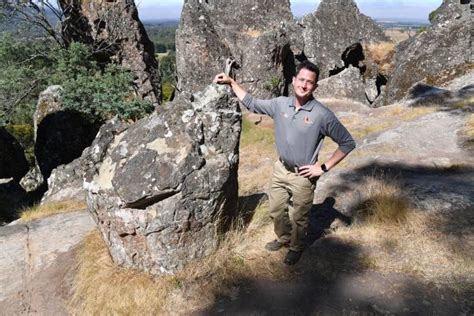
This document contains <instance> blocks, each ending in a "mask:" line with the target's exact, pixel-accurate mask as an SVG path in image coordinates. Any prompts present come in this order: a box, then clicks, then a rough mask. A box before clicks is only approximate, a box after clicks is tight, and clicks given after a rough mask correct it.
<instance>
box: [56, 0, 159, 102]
mask: <svg viewBox="0 0 474 316" xmlns="http://www.w3.org/2000/svg"><path fill="white" fill-rule="evenodd" d="M59 3H61V5H62V7H63V10H64V14H65V17H66V18H65V22H64V23H63V33H64V34H65V37H66V38H68V39H70V40H71V41H72V40H74V41H78V42H82V43H86V44H89V45H91V46H92V47H93V48H94V52H95V56H96V58H97V60H98V61H99V63H108V62H110V61H111V60H114V61H116V62H118V63H119V64H120V65H122V66H124V67H125V68H127V69H130V70H131V71H132V72H133V74H134V75H135V84H136V93H137V94H138V96H140V97H141V98H143V99H146V100H149V101H151V102H153V103H154V104H158V103H160V102H161V78H160V73H159V69H158V61H157V60H156V59H155V52H154V45H153V42H151V41H150V39H149V38H148V35H147V33H146V31H145V28H144V27H143V24H142V23H141V21H140V19H139V18H138V11H137V8H136V6H135V3H134V1H133V0H113V1H110V0H99V1H80V2H79V3H81V4H79V5H78V4H75V3H73V4H70V2H65V1H60V2H59Z"/></svg>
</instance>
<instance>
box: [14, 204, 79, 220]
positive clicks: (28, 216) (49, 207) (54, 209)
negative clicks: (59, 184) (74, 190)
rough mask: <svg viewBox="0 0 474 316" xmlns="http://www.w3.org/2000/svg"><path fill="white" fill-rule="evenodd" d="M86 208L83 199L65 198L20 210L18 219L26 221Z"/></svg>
mask: <svg viewBox="0 0 474 316" xmlns="http://www.w3.org/2000/svg"><path fill="white" fill-rule="evenodd" d="M85 208H87V205H86V203H85V202H83V201H77V200H66V201H60V202H48V203H45V204H39V205H35V206H32V207H29V208H26V209H24V210H22V211H21V214H20V219H21V220H22V221H23V222H28V221H31V220H34V219H37V218H44V217H47V216H51V215H54V214H59V213H67V212H72V211H77V210H80V209H85Z"/></svg>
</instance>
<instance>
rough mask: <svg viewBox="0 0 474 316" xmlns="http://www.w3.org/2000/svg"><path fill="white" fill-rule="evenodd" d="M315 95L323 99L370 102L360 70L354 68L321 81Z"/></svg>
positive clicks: (350, 67)
mask: <svg viewBox="0 0 474 316" xmlns="http://www.w3.org/2000/svg"><path fill="white" fill-rule="evenodd" d="M374 86H375V83H374ZM314 95H315V97H316V98H321V99H325V98H335V99H353V100H356V101H359V102H361V103H367V102H368V101H367V97H366V92H365V84H364V82H363V79H362V76H361V74H360V70H359V69H358V68H356V67H352V66H349V68H347V69H345V70H343V71H342V72H340V73H338V74H337V75H334V76H331V77H329V78H326V79H323V80H321V81H319V83H318V88H317V89H316V91H315V92H314Z"/></svg>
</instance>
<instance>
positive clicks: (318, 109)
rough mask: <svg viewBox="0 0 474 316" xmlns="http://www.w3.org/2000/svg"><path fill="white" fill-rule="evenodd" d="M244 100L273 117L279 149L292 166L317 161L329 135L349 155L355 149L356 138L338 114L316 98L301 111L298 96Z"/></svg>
mask: <svg viewBox="0 0 474 316" xmlns="http://www.w3.org/2000/svg"><path fill="white" fill-rule="evenodd" d="M242 103H243V104H244V105H245V106H246V107H247V108H248V109H249V110H250V111H252V112H254V113H258V114H266V115H268V116H270V117H271V118H273V121H274V129H275V142H276V147H277V151H278V154H279V155H280V158H281V159H282V160H283V161H285V163H286V164H288V165H289V166H292V167H301V166H305V165H310V164H315V163H316V161H318V154H319V151H320V150H321V147H322V145H323V140H324V137H326V136H328V137H330V138H331V139H332V140H333V141H335V142H336V143H337V144H338V145H339V150H341V151H342V152H343V153H345V154H347V153H349V152H350V151H352V150H353V149H354V148H355V142H354V139H353V138H352V136H351V135H350V134H349V132H348V131H347V129H346V128H345V127H344V126H343V125H342V124H341V123H340V122H339V120H338V119H337V118H336V116H335V115H334V113H333V112H332V111H331V110H329V109H328V108H327V107H325V106H324V105H322V104H321V103H320V102H318V101H316V100H315V99H310V100H308V101H307V102H306V103H305V104H304V105H303V106H302V107H301V108H300V109H299V110H298V111H296V110H295V109H296V108H295V97H278V98H275V99H271V100H261V99H257V98H254V97H253V96H252V95H250V94H247V95H246V96H245V97H244V99H243V100H242Z"/></svg>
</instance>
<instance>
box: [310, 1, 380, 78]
mask: <svg viewBox="0 0 474 316" xmlns="http://www.w3.org/2000/svg"><path fill="white" fill-rule="evenodd" d="M302 25H303V26H304V29H303V37H304V43H305V48H304V53H305V55H306V57H307V58H308V59H309V60H310V61H312V62H314V63H315V64H317V65H318V66H319V68H320V70H321V76H320V78H321V79H324V78H327V77H329V75H330V71H331V70H334V69H337V68H343V67H344V66H347V65H344V62H343V60H342V57H341V56H342V55H343V54H344V52H345V51H346V49H347V48H348V47H349V46H351V45H353V44H355V43H361V44H362V45H366V44H369V43H372V42H383V41H389V39H388V37H386V36H385V34H384V33H383V31H382V29H380V28H379V27H378V26H377V25H376V24H375V22H374V21H373V20H372V19H370V18H369V17H367V16H365V15H363V14H362V13H360V11H359V9H358V8H357V5H356V4H355V2H354V1H353V0H322V1H321V3H320V5H319V7H318V9H317V10H316V12H315V13H313V14H309V15H307V16H305V17H304V18H303V20H302Z"/></svg>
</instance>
